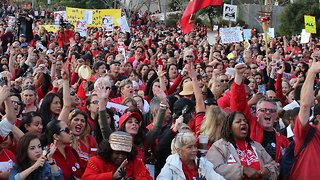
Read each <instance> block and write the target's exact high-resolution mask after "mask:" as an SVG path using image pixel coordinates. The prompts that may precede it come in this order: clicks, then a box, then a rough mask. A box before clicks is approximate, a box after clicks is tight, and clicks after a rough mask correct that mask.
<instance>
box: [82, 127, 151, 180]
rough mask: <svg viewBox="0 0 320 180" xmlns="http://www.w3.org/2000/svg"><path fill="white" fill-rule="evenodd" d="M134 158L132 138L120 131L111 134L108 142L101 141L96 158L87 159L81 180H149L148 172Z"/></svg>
mask: <svg viewBox="0 0 320 180" xmlns="http://www.w3.org/2000/svg"><path fill="white" fill-rule="evenodd" d="M136 156H137V151H136V149H135V147H133V138H132V136H131V135H130V134H129V133H126V132H122V131H116V132H113V133H112V134H111V135H110V137H109V140H108V139H104V140H102V142H101V143H100V146H99V148H98V152H97V156H93V157H91V158H90V159H89V161H88V165H87V168H86V170H85V172H84V174H83V176H82V179H95V180H99V179H117V180H118V179H119V180H120V179H139V180H149V179H150V180H151V179H152V177H151V176H150V174H149V172H148V170H147V169H146V167H145V166H144V164H143V162H142V161H141V160H140V159H137V158H136Z"/></svg>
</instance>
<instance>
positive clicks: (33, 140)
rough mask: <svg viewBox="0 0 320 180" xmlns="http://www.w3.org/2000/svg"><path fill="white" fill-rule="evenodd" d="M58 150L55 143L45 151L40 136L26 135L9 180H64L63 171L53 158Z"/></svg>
mask: <svg viewBox="0 0 320 180" xmlns="http://www.w3.org/2000/svg"><path fill="white" fill-rule="evenodd" d="M56 148H57V147H56V142H54V143H52V144H51V145H50V149H47V150H45V151H43V150H42V146H41V143H40V140H39V137H38V135H36V134H33V133H31V132H30V133H27V134H25V135H24V136H23V137H22V138H21V139H20V140H19V142H18V145H17V152H16V155H17V156H16V158H17V160H16V164H15V166H14V167H13V169H12V171H11V172H10V177H9V179H10V180H13V179H63V176H62V172H61V169H60V168H59V167H58V166H57V164H56V162H55V160H54V159H53V157H52V156H53V154H54V153H55V151H56Z"/></svg>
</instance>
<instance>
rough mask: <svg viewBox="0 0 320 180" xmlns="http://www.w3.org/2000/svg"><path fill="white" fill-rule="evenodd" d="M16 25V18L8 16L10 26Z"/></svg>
mask: <svg viewBox="0 0 320 180" xmlns="http://www.w3.org/2000/svg"><path fill="white" fill-rule="evenodd" d="M15 24H16V18H15V17H14V16H8V26H10V27H12V28H13V27H14V26H15Z"/></svg>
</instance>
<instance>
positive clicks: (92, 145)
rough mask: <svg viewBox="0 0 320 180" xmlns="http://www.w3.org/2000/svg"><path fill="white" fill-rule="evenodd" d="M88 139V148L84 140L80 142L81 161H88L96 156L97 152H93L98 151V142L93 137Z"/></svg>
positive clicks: (89, 136)
mask: <svg viewBox="0 0 320 180" xmlns="http://www.w3.org/2000/svg"><path fill="white" fill-rule="evenodd" d="M86 138H87V143H88V146H87V145H86V144H85V143H84V142H83V141H82V140H78V141H79V143H80V150H81V152H79V151H78V154H79V156H80V158H81V159H83V160H85V161H88V159H89V157H91V156H95V155H96V151H92V150H94V149H97V141H96V139H95V138H94V137H93V136H91V135H88V136H87V137H86Z"/></svg>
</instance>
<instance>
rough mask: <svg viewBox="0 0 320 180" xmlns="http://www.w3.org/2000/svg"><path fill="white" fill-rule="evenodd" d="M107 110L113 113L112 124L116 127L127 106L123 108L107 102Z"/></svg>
mask: <svg viewBox="0 0 320 180" xmlns="http://www.w3.org/2000/svg"><path fill="white" fill-rule="evenodd" d="M107 108H109V109H111V110H112V111H113V112H114V116H113V118H114V120H115V121H114V123H115V126H116V127H118V124H119V119H120V116H121V115H122V114H123V113H124V111H125V110H126V109H128V106H124V105H121V104H117V103H113V102H108V104H107Z"/></svg>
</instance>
